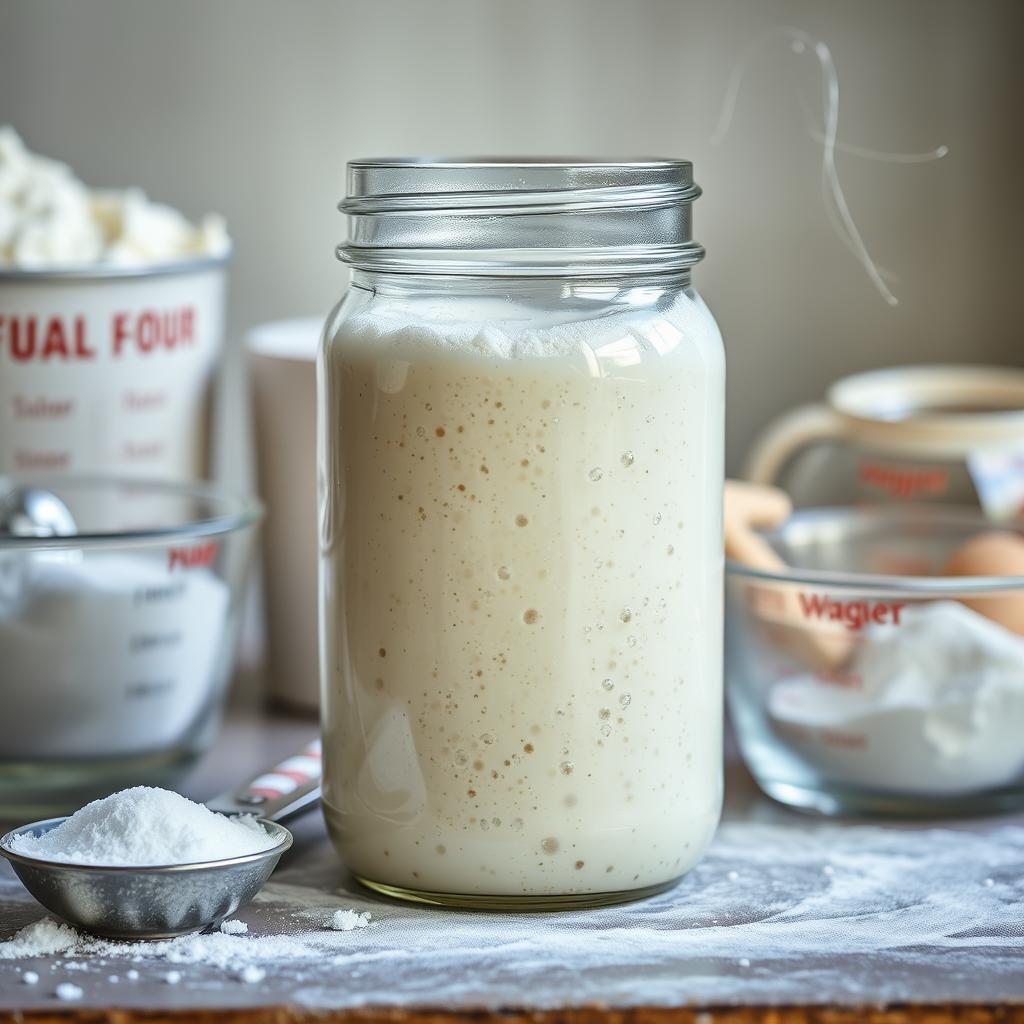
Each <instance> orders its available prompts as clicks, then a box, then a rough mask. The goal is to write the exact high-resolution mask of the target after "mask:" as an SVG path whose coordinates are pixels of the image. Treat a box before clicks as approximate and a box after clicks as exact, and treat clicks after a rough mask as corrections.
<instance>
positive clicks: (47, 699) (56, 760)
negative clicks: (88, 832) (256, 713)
mask: <svg viewBox="0 0 1024 1024" xmlns="http://www.w3.org/2000/svg"><path fill="white" fill-rule="evenodd" d="M26 494H28V495H30V496H31V500H30V502H29V504H30V505H32V506H33V507H34V508H35V509H37V510H38V509H40V508H42V509H43V517H44V518H46V516H47V515H50V513H52V510H53V508H54V507H55V508H56V509H58V510H59V512H58V514H57V515H56V517H55V518H56V519H57V520H60V518H61V516H62V515H63V516H66V514H67V513H68V512H69V513H70V516H71V517H72V519H73V523H72V524H71V526H70V529H73V531H74V532H72V533H70V534H69V535H59V533H58V534H53V533H52V531H51V530H50V529H49V528H48V527H46V526H42V527H40V528H39V529H38V531H37V532H39V533H41V534H47V533H50V535H40V536H36V535H32V530H33V527H32V524H31V523H28V524H26V522H25V521H24V520H25V517H24V516H21V521H20V522H19V523H16V524H14V525H11V524H12V523H13V519H12V517H11V514H10V509H11V508H12V507H17V506H18V505H19V504H24V500H23V499H24V496H25V495H26ZM49 495H52V496H54V497H55V498H56V499H58V503H56V504H55V503H53V502H52V501H50V499H49V497H48V496H49ZM40 498H41V499H42V500H40ZM59 503H63V504H62V505H61V504H59ZM4 507H6V513H7V521H8V524H9V529H11V530H14V531H16V532H0V674H2V678H3V693H4V713H3V714H2V715H0V817H3V818H8V819H12V818H18V819H21V820H25V819H26V818H32V817H39V816H40V815H45V814H51V815H52V814H59V813H63V812H66V811H69V810H73V809H74V808H76V807H78V806H80V805H81V804H82V803H83V802H84V801H86V800H89V799H92V798H94V797H96V796H100V795H103V794H106V793H110V792H112V791H113V790H115V789H119V788H122V787H124V786H127V785H138V784H161V783H166V782H168V781H171V780H172V779H174V778H175V777H177V776H178V775H179V774H180V773H181V771H182V770H183V769H184V768H185V767H187V766H188V765H189V764H190V763H191V761H192V760H193V759H194V758H195V756H196V755H197V754H199V753H201V752H202V751H203V750H204V749H205V748H206V747H207V746H208V745H209V743H210V742H211V740H212V738H213V736H214V733H215V731H216V728H217V725H218V723H219V719H220V712H221V707H222V704H223V700H224V696H225V693H226V689H227V684H228V682H229V679H230V676H231V670H232V666H233V660H234V649H235V640H236V636H237V632H238V623H239V614H240V608H241V601H242V597H243V584H244V579H245V575H246V568H247V565H248V562H249V550H250V543H251V539H252V533H253V530H254V527H255V525H256V523H257V521H258V520H259V517H260V508H259V505H258V504H257V503H256V502H253V501H251V500H246V499H239V498H235V497H232V496H230V495H227V494H225V493H223V492H221V491H220V490H218V489H217V488H215V487H212V486H206V485H199V484H195V485H192V484H185V485H182V484H170V483H158V482H148V481H145V482H144V481H134V480H133V481H127V480H120V479H111V478H75V477H61V478H51V479H48V478H40V477H18V476H16V475H3V476H0V508H4ZM65 509H66V511H65ZM14 518H17V517H14ZM50 518H51V519H53V518H54V516H53V515H50ZM58 526H59V523H58Z"/></svg>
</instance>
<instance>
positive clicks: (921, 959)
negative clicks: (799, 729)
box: [0, 805, 1024, 1009]
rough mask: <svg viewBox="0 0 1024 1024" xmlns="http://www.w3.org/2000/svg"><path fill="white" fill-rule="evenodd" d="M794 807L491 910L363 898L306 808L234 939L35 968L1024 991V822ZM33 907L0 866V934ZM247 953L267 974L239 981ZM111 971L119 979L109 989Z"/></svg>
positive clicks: (189, 1001) (39, 996)
mask: <svg viewBox="0 0 1024 1024" xmlns="http://www.w3.org/2000/svg"><path fill="white" fill-rule="evenodd" d="M759 806H760V807H761V808H762V810H763V812H764V813H772V814H774V813H775V812H774V811H770V810H768V809H767V808H766V807H765V806H764V805H759ZM779 813H781V812H779ZM790 820H791V823H790V824H788V825H781V826H780V825H775V824H764V825H761V824H749V823H740V822H733V823H727V824H725V825H724V826H723V827H722V828H721V830H720V831H719V834H718V836H717V838H716V840H715V842H714V843H713V844H712V846H711V849H710V851H709V852H708V854H707V855H706V856H705V858H704V859H703V860H702V861H701V862H700V864H698V866H697V867H696V868H695V869H694V870H693V871H692V872H691V873H690V874H689V875H688V876H687V877H686V878H685V879H684V880H683V882H682V884H681V885H679V886H678V887H677V888H675V889H673V890H671V891H669V892H667V893H664V894H662V895H660V896H656V897H654V898H652V899H648V900H644V901H642V902H639V903H634V904H628V905H625V906H621V907H611V908H608V909H605V910H589V911H583V912H576V913H570V912H566V913H558V914H519V915H514V914H507V915H501V914H480V913H473V914H469V913H458V912H449V911H442V910H436V909H430V908H421V907H416V906H412V905H409V906H406V905H400V904H396V903H391V902H387V901H384V900H380V899H376V898H375V897H373V896H371V895H369V894H368V893H366V892H364V891H363V890H360V889H359V888H358V887H356V886H355V885H353V884H352V883H351V882H350V881H348V880H347V879H346V876H345V874H344V872H343V870H342V869H341V868H340V866H339V865H338V861H337V858H336V856H335V854H334V852H333V850H332V849H331V848H330V847H329V845H328V843H327V841H326V840H325V839H323V838H322V833H321V828H322V826H321V825H320V824H319V822H317V821H316V820H315V819H312V818H310V819H307V820H306V821H305V822H303V823H302V827H301V829H300V832H302V833H304V836H303V835H300V836H299V842H298V844H297V848H298V851H299V852H298V853H297V854H296V855H295V856H293V858H292V860H291V862H290V863H289V865H288V866H287V867H285V868H284V869H283V870H279V871H278V872H277V873H276V874H275V875H274V876H273V878H272V879H271V881H270V883H269V884H268V885H267V887H266V888H265V889H264V891H263V892H262V893H261V894H260V895H259V896H258V897H257V898H256V900H255V901H254V902H253V903H252V904H251V905H250V906H249V907H246V908H245V909H244V910H243V911H242V912H241V913H240V914H239V917H241V918H244V919H245V920H246V921H247V922H248V923H249V932H248V934H240V935H227V934H221V935H219V936H203V937H202V938H203V939H213V940H215V941H213V942H210V943H206V944H203V943H198V944H195V943H194V944H192V945H188V946H186V945H182V946H180V947H174V946H173V943H154V944H144V945H143V946H141V947H140V946H132V947H127V948H124V950H123V952H122V954H121V956H120V957H119V955H118V953H117V951H116V947H114V948H111V944H109V943H107V944H105V946H104V949H103V952H102V953H96V952H93V953H90V952H89V950H88V946H87V945H86V946H85V947H84V948H82V947H79V946H76V940H75V938H74V936H68V935H66V934H63V933H57V934H56V943H57V944H56V946H55V947H54V956H53V957H51V958H50V959H40V958H39V957H38V956H37V957H36V958H35V959H33V960H31V961H30V962H31V967H32V969H33V970H35V971H38V972H41V973H42V972H43V970H44V969H45V977H46V978H47V979H49V978H50V977H52V978H53V983H56V981H58V980H64V977H63V976H62V975H61V971H63V970H65V969H66V968H63V967H62V968H58V969H57V970H56V971H55V972H53V973H52V974H51V972H50V970H49V965H51V964H52V963H54V962H60V963H64V964H68V963H69V961H70V962H71V963H74V964H76V965H77V968H79V969H76V970H75V971H74V972H73V975H70V976H68V977H73V980H74V982H75V984H77V985H79V986H81V987H82V988H83V989H84V994H83V997H82V1000H81V1004H82V1005H83V1006H109V1005H111V1003H112V1002H116V1004H117V1005H118V1006H137V1007H153V1008H157V1009H159V1008H171V1007H173V1008H186V1007H200V1006H202V1007H211V1006H232V1007H241V1006H258V1005H267V1004H268V1002H272V1003H273V1004H274V1005H282V1004H286V1003H288V1004H298V1005H302V1006H307V1007H311V1008H317V1009H348V1008H353V1007H360V1006H382V1005H389V1006H416V1005H419V1006H422V1005H429V1006H446V1007H453V1008H470V1007H473V1008H491V1009H494V1008H496V1007H524V1008H548V1007H559V1006H569V1005H573V1006H579V1005H581V1004H590V1003H595V1002H602V1003H606V1004H608V1005H611V1006H642V1005H649V1006H678V1005H682V1004H704V1005H709V1004H716V1005H752V1004H753V1005H764V1004H766V1003H771V1004H774V1003H779V1004H792V1003H806V1004H818V1005H820V1004H833V1005H861V1004H864V1003H867V1002H870V1003H876V1002H923V1003H937V1002H944V1001H954V1002H956V1001H963V1002H970V1003H976V1002H979V1001H983V1002H993V1003H995V1002H1000V1001H1014V1000H1017V1001H1019V1000H1022V999H1024V971H1022V970H1021V966H1020V965H1021V963H1022V962H1024V871H1022V870H1021V867H1022V865H1024V827H1022V826H1020V825H1003V826H999V827H996V828H988V829H977V830H966V829H965V830H962V831H960V830H954V829H951V828H943V829H910V828H906V827H895V826H893V827H879V826H875V825H851V826H841V825H831V824H817V823H808V822H807V821H806V819H798V818H796V817H795V816H794V817H793V818H791V819H790ZM337 910H352V911H354V912H357V913H364V912H367V911H370V912H372V919H371V921H370V923H369V926H368V927H365V928H359V929H357V930H354V931H351V932H338V931H334V930H333V929H331V928H330V927H329V924H328V922H329V920H330V918H331V915H332V914H333V913H334V912H335V911H337ZM39 917H40V911H39V908H38V907H37V906H36V905H35V904H32V903H31V902H30V901H29V899H28V897H27V895H26V894H25V893H24V892H23V891H22V890H21V888H20V886H19V885H18V884H17V883H16V882H15V881H14V880H13V878H12V876H11V875H10V874H9V873H7V872H6V871H5V872H4V873H0V921H2V922H3V923H4V925H5V926H6V928H7V929H8V930H7V932H6V934H10V933H11V932H13V931H14V930H15V929H17V928H20V927H23V926H25V925H28V924H30V923H31V922H32V921H34V920H36V919H38V918H39ZM3 937H5V933H3V932H0V938H3ZM174 941H175V942H177V941H179V940H174ZM173 948H177V949H179V950H181V949H186V948H187V949H191V950H193V953H194V957H193V958H192V959H189V960H188V961H187V962H183V961H182V960H180V959H177V960H175V966H176V967H177V969H178V970H179V971H180V972H181V974H182V979H181V980H182V984H180V985H176V986H169V985H167V984H166V983H165V982H164V981H163V975H164V974H165V973H166V971H167V966H168V959H167V958H166V957H167V951H168V950H171V949H173ZM57 949H60V950H61V951H60V952H57ZM3 956H4V946H3V944H2V943H0V1007H15V1006H19V1007H30V1006H40V1007H42V1006H49V1005H52V1000H53V997H52V991H50V990H47V988H46V987H45V986H43V985H38V986H27V985H21V984H15V983H14V982H15V981H16V979H17V977H18V975H17V973H16V972H17V968H18V967H22V968H24V967H26V966H28V963H29V961H26V960H24V959H22V960H18V959H10V960H8V959H3ZM122 958H123V959H124V960H126V961H130V960H132V959H133V958H138V961H137V962H135V963H133V964H132V965H131V969H132V970H136V971H137V972H138V974H139V978H138V979H137V980H134V981H132V982H131V985H130V986H129V985H126V983H125V981H124V979H125V978H128V977H130V974H129V972H128V971H126V970H125V967H126V966H127V965H126V964H124V963H121V962H120V959H122ZM103 961H105V963H103ZM247 964H254V965H256V966H258V967H259V968H261V969H262V970H264V971H265V972H266V973H265V976H264V977H263V978H262V979H261V980H260V981H259V982H257V983H246V982H245V981H244V980H240V978H239V977H236V975H239V974H241V973H242V971H243V970H244V965H247ZM235 968H240V969H238V970H236V969H235ZM111 973H114V974H116V975H119V976H120V977H121V979H122V983H121V984H120V985H119V986H118V987H117V988H116V989H114V988H112V986H111V984H110V983H109V981H108V976H109V975H110V974H111ZM249 973H250V975H251V974H252V973H253V972H249Z"/></svg>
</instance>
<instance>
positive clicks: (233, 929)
mask: <svg viewBox="0 0 1024 1024" xmlns="http://www.w3.org/2000/svg"><path fill="white" fill-rule="evenodd" d="M220 930H221V931H222V932H223V933H224V934H225V935H245V934H246V932H248V931H249V926H248V925H247V924H246V923H245V922H244V921H239V920H237V919H236V920H233V921H221V923H220Z"/></svg>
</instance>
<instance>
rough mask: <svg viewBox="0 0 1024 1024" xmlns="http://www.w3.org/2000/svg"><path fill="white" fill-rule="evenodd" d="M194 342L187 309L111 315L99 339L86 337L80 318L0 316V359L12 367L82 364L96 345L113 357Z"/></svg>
mask: <svg viewBox="0 0 1024 1024" xmlns="http://www.w3.org/2000/svg"><path fill="white" fill-rule="evenodd" d="M195 340H196V313H195V309H194V307H192V306H181V307H178V308H176V309H164V310H157V309H144V310H140V311H138V312H134V313H115V314H113V316H112V317H111V318H110V324H109V326H108V329H107V331H106V334H105V337H104V338H100V339H96V338H90V337H89V332H88V324H87V321H86V318H85V317H84V316H82V315H70V316H35V315H29V316H0V358H2V357H3V356H6V357H7V358H8V359H10V361H11V362H15V363H47V362H60V363H68V362H87V361H89V360H91V359H95V358H96V356H97V354H98V353H99V351H100V346H105V348H106V350H107V351H108V352H110V354H111V355H112V356H113V357H114V358H115V359H118V358H121V357H123V356H126V355H128V354H131V353H137V354H139V355H149V354H150V353H153V352H174V351H176V350H178V349H183V348H190V347H192V346H193V345H194V344H195Z"/></svg>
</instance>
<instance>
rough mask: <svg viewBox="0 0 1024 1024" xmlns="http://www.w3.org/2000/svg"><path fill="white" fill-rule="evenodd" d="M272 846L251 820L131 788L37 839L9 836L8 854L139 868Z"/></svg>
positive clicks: (95, 803)
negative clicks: (10, 837)
mask: <svg viewBox="0 0 1024 1024" xmlns="http://www.w3.org/2000/svg"><path fill="white" fill-rule="evenodd" d="M274 844H275V840H274V839H273V838H272V837H271V836H270V834H269V833H268V832H266V831H265V830H264V829H263V827H262V826H261V825H259V824H258V823H257V821H256V819H255V818H252V817H249V816H243V817H236V818H229V817H226V816H225V815H223V814H215V813H214V812H213V811H211V810H209V809H208V808H206V807H204V806H203V805H202V804H196V803H193V802H192V801H191V800H187V799H186V798H185V797H183V796H179V795H178V794H177V793H171V792H170V791H168V790H166V789H153V788H151V787H148V786H136V787H135V788H134V789H125V790H122V791H121V792H120V793H115V794H114V795H113V796H108V797H105V798H104V799H102V800H94V801H93V802H92V803H91V804H86V806H85V807H83V808H82V809H81V810H80V811H76V812H75V813H74V814H73V815H72V816H71V817H70V818H68V819H67V821H65V822H63V823H62V824H60V825H58V826H57V827H56V828H54V829H51V830H50V831H49V832H44V833H43V834H42V835H40V836H35V835H30V834H22V835H18V836H15V837H14V839H13V840H12V841H11V842H10V843H9V849H11V850H13V851H14V852H15V853H20V854H23V855H24V856H26V857H38V858H41V859H44V860H55V861H66V862H69V863H75V864H100V865H105V866H111V867H113V866H131V867H141V866H143V865H152V864H191V863H195V862H197V861H206V860H221V859H223V858H227V857H243V856H245V855H247V854H250V853H257V852H259V851H260V850H268V849H270V847H272V846H274ZM69 931H70V929H69ZM46 935H48V936H49V937H50V938H51V939H53V938H57V939H58V940H59V941H62V939H63V938H64V937H67V936H64V935H63V933H60V932H56V933H55V932H52V931H51V932H47V933H46Z"/></svg>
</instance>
